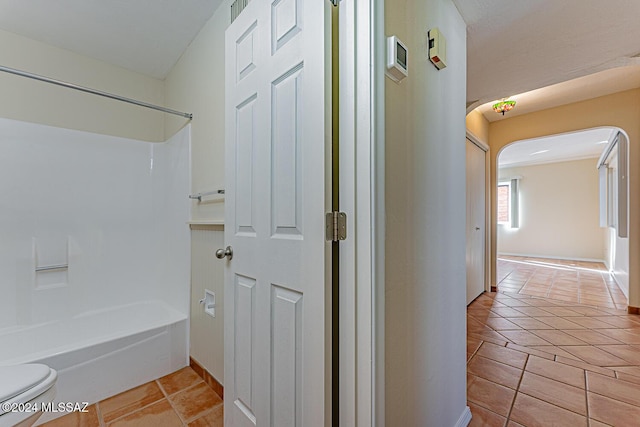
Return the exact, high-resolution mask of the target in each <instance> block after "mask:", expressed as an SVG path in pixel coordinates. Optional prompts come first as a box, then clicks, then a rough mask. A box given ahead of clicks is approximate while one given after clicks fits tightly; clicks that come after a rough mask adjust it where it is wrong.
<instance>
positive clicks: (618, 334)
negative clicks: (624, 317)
mask: <svg viewBox="0 0 640 427" xmlns="http://www.w3.org/2000/svg"><path fill="white" fill-rule="evenodd" d="M603 323H604V322H603ZM598 332H600V333H601V334H605V335H606V336H608V337H611V338H615V339H617V340H618V341H620V342H622V343H624V344H640V332H637V329H602V330H599V331H598Z"/></svg>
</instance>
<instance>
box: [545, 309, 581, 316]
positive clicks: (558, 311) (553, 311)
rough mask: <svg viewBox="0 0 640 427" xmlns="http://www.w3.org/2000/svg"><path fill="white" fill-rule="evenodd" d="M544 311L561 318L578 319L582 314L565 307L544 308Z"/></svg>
mask: <svg viewBox="0 0 640 427" xmlns="http://www.w3.org/2000/svg"><path fill="white" fill-rule="evenodd" d="M544 310H545V311H548V312H549V313H551V314H554V315H556V316H563V317H578V316H582V314H580V313H578V312H576V311H573V310H571V309H569V308H566V307H545V309H544Z"/></svg>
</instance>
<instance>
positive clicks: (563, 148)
mask: <svg viewBox="0 0 640 427" xmlns="http://www.w3.org/2000/svg"><path fill="white" fill-rule="evenodd" d="M617 132H618V130H617V129H614V128H598V129H590V130H586V131H581V132H571V133H565V134H561V135H555V136H550V137H544V138H535V139H528V140H526V141H520V142H516V143H513V144H511V145H509V146H507V147H505V148H504V149H503V150H502V151H501V152H500V155H499V156H498V167H499V168H501V169H502V168H507V167H514V166H530V165H536V164H543V163H554V162H563V161H569V160H579V159H588V158H598V157H600V155H601V154H602V152H603V151H604V149H605V148H606V147H607V145H608V142H609V141H610V140H613V137H614V136H615V134H616V133H617ZM594 167H595V161H594Z"/></svg>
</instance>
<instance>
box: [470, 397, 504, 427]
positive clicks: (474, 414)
mask: <svg viewBox="0 0 640 427" xmlns="http://www.w3.org/2000/svg"><path fill="white" fill-rule="evenodd" d="M469 409H471V422H470V423H469V427H504V425H505V423H506V422H507V419H506V418H505V417H503V416H500V415H498V414H496V413H495V412H491V411H489V410H488V409H485V408H483V407H482V406H478V405H476V404H474V403H472V402H469Z"/></svg>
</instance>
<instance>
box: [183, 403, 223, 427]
mask: <svg viewBox="0 0 640 427" xmlns="http://www.w3.org/2000/svg"><path fill="white" fill-rule="evenodd" d="M189 427H224V408H223V405H219V406H217V407H215V408H214V409H213V410H212V411H210V412H207V413H206V414H205V415H203V416H201V417H200V418H198V419H196V420H195V421H193V422H191V423H189Z"/></svg>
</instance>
